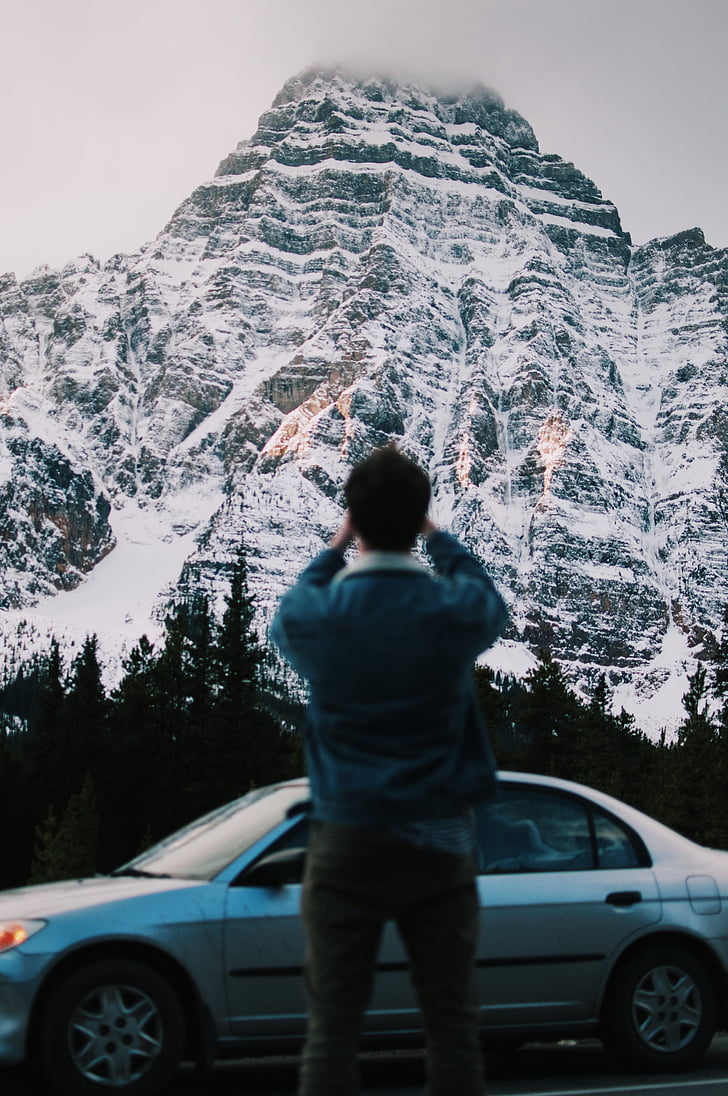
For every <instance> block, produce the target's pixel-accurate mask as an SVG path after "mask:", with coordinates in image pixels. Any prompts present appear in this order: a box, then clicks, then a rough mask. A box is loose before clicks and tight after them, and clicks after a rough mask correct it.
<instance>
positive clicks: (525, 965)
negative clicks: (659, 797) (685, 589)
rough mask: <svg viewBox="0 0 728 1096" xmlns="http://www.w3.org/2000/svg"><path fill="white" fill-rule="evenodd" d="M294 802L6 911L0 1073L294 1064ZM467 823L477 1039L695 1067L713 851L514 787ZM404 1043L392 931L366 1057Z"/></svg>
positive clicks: (253, 812)
mask: <svg viewBox="0 0 728 1096" xmlns="http://www.w3.org/2000/svg"><path fill="white" fill-rule="evenodd" d="M307 794H308V789H307V785H306V782H305V781H303V780H301V781H294V782H289V783H286V784H279V785H275V786H273V787H269V788H262V789H259V790H257V791H254V792H251V793H250V794H249V795H246V796H244V797H243V798H242V799H239V800H237V801H236V802H234V803H231V804H229V805H228V806H225V807H223V808H221V809H220V810H217V811H215V812H214V813H212V814H209V815H207V816H206V817H204V818H202V819H200V820H199V821H198V822H195V823H193V824H192V825H190V826H187V827H186V828H185V829H183V830H181V831H179V832H178V833H176V834H174V835H173V836H172V837H170V838H168V839H167V840H165V841H162V842H161V843H160V844H158V845H155V846H154V848H152V849H150V850H149V851H148V852H146V853H144V854H143V855H141V856H139V857H137V858H136V859H135V860H133V861H131V862H130V863H129V864H128V865H126V866H125V867H123V868H121V869H120V870H119V871H117V872H114V873H112V875H110V876H104V877H96V878H93V879H82V880H76V881H73V882H64V883H53V884H48V885H44V886H35V887H27V888H24V889H20V890H14V891H7V892H5V893H3V894H0V1064H11V1063H19V1062H22V1061H26V1060H27V1061H29V1062H32V1063H33V1065H34V1066H37V1067H38V1068H39V1069H40V1071H41V1074H42V1075H43V1077H44V1078H45V1081H46V1083H47V1085H48V1086H49V1087H50V1088H51V1089H52V1090H53V1091H57V1092H61V1093H74V1094H76V1093H79V1094H80V1093H83V1094H85V1096H89V1094H92V1093H94V1092H96V1091H98V1092H100V1093H101V1092H105V1091H107V1090H108V1089H115V1090H116V1091H117V1092H120V1093H124V1092H128V1093H138V1094H141V1093H144V1094H149V1093H154V1092H157V1091H159V1089H161V1088H162V1087H164V1085H165V1084H166V1083H167V1082H168V1081H169V1080H170V1078H171V1077H172V1076H173V1075H174V1073H175V1071H176V1069H177V1067H178V1065H179V1063H180V1061H181V1060H183V1059H188V1060H195V1061H197V1062H198V1063H200V1065H202V1066H206V1065H209V1064H211V1063H212V1062H213V1061H214V1060H215V1058H223V1057H231V1056H236V1057H239V1056H242V1055H245V1054H246V1053H255V1054H256V1055H261V1054H264V1053H266V1052H267V1051H271V1052H273V1051H282V1050H293V1049H296V1048H297V1047H299V1046H300V1044H301V1039H302V1035H303V1032H304V1026H305V999H304V991H303V980H302V977H301V974H302V955H303V939H302V933H301V924H300V921H299V901H300V890H301V873H302V869H303V862H304V857H305V848H306V840H307V828H308V814H307ZM476 823H477V830H478V843H479V860H480V878H479V889H480V902H481V919H482V924H481V938H480V949H479V953H478V959H477V968H478V979H479V983H480V1000H481V1014H482V1022H483V1034H484V1039H485V1040H486V1041H487V1043H488V1044H490V1045H492V1046H496V1047H497V1046H498V1044H499V1041H503V1042H504V1043H506V1042H507V1043H508V1044H513V1043H514V1042H518V1041H525V1040H527V1039H533V1038H538V1039H541V1040H543V1039H560V1038H563V1037H565V1036H569V1037H572V1038H573V1037H579V1036H583V1035H593V1034H594V1033H598V1034H599V1035H600V1037H601V1038H602V1039H603V1040H604V1042H605V1043H606V1045H607V1046H608V1047H609V1048H610V1049H611V1050H613V1051H614V1052H615V1053H618V1054H619V1055H620V1056H622V1057H623V1058H627V1059H629V1060H630V1061H631V1062H632V1063H634V1064H636V1065H638V1066H643V1067H646V1068H649V1069H656V1070H666V1069H680V1068H684V1067H685V1066H687V1065H689V1064H691V1063H693V1062H695V1061H696V1060H697V1059H698V1058H699V1057H700V1056H701V1055H702V1054H703V1052H704V1051H705V1049H706V1047H707V1046H708V1043H709V1042H710V1040H711V1037H712V1035H713V1032H714V1030H715V1028H716V1025H717V1024H718V1023H719V1022H720V1021H722V1020H723V1019H724V1017H725V1015H726V1005H727V1003H728V980H727V977H726V976H727V974H728V853H725V852H716V851H712V850H710V849H705V848H702V847H701V846H699V845H695V844H693V843H692V842H691V841H688V840H686V839H685V838H683V837H680V836H679V835H678V834H676V833H674V832H673V831H671V830H669V829H667V828H666V827H664V826H662V825H660V824H659V823H658V822H656V821H654V820H653V819H651V818H648V817H646V816H645V815H643V814H641V813H639V812H638V811H636V810H633V809H632V808H630V807H627V806H625V805H624V804H623V803H620V802H618V801H617V800H615V799H612V798H610V797H609V796H607V795H603V794H601V793H600V792H596V791H593V790H591V789H588V788H585V787H583V786H581V785H577V784H572V783H569V782H567V781H562V780H557V779H552V778H547V777H542V776H533V775H529V774H525V773H502V774H501V780H500V790H499V793H498V797H497V800H496V801H495V803H493V804H492V805H490V806H489V807H488V808H487V809H484V810H482V811H479V812H478V813H477V818H476ZM390 928H391V927H390ZM418 1039H422V1031H421V1020H420V1015H419V1012H418V1010H417V1004H416V1001H415V999H414V997H413V992H412V989H411V986H410V982H409V978H408V974H407V962H406V958H405V955H404V953H403V950H402V948H401V946H400V943H399V940H398V938H397V935H396V932H395V931H394V929H393V928H392V929H391V931H387V933H386V934H385V938H384V943H383V947H382V951H381V954H380V956H379V970H378V976H377V982H376V988H375V992H374V996H373V999H372V1002H371V1008H370V1011H369V1014H368V1017H367V1025H366V1031H365V1035H364V1045H367V1044H369V1045H373V1044H377V1045H386V1044H390V1045H391V1044H399V1045H404V1044H405V1043H407V1042H409V1041H413V1040H418Z"/></svg>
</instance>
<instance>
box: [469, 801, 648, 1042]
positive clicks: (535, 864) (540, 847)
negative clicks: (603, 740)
mask: <svg viewBox="0 0 728 1096" xmlns="http://www.w3.org/2000/svg"><path fill="white" fill-rule="evenodd" d="M477 821H478V842H479V854H480V859H481V867H480V875H479V879H478V887H479V892H480V901H481V925H480V946H479V954H478V960H477V967H478V983H479V992H480V1000H481V1002H482V1008H483V1020H484V1022H485V1023H486V1024H487V1025H488V1026H495V1027H497V1026H501V1025H504V1026H508V1027H511V1026H517V1025H524V1026H528V1027H532V1028H533V1027H538V1026H540V1025H544V1026H546V1027H548V1025H549V1024H554V1023H562V1022H564V1021H574V1022H578V1021H589V1020H593V1019H595V1018H596V1017H597V1015H598V1008H599V999H600V993H601V989H602V986H603V984H604V979H605V975H606V972H607V970H608V969H609V966H610V964H611V961H612V959H613V956H614V955H615V953H616V952H618V951H619V950H620V949H621V948H622V947H623V946H624V944H625V941H626V940H628V939H630V938H631V937H634V936H636V935H637V934H638V933H640V931H642V930H643V929H644V928H645V927H646V926H648V925H651V924H653V923H655V922H656V921H659V919H660V917H661V903H660V896H659V891H658V888H657V884H656V881H655V878H654V875H653V872H652V870H651V868H650V864H649V856H648V855H647V851H646V849H645V848H644V845H643V844H642V843H641V841H640V839H639V837H638V836H637V835H636V834H635V833H634V832H633V831H631V830H630V829H629V828H628V827H627V826H626V825H624V824H623V823H622V822H621V821H620V820H618V819H616V818H614V817H613V816H611V815H609V814H607V813H606V812H605V811H603V810H602V809H601V808H599V807H597V806H595V805H594V804H592V803H591V802H590V801H589V800H587V799H584V798H582V797H579V796H577V795H572V794H569V793H565V792H562V791H560V790H557V789H553V788H545V787H543V786H538V785H529V784H526V783H524V784H519V783H517V782H512V783H507V782H503V783H502V785H501V788H500V791H499V793H498V798H497V800H496V802H495V803H494V804H492V805H491V806H490V807H488V808H487V809H485V810H481V811H478V812H477Z"/></svg>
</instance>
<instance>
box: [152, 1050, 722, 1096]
mask: <svg viewBox="0 0 728 1096" xmlns="http://www.w3.org/2000/svg"><path fill="white" fill-rule="evenodd" d="M487 1068H488V1084H487V1094H488V1096H662V1094H664V1096H728V1036H720V1037H718V1038H716V1039H715V1040H714V1042H713V1045H712V1047H711V1048H710V1050H709V1052H708V1054H707V1055H706V1057H705V1059H704V1061H703V1063H702V1064H701V1066H700V1068H699V1069H695V1070H691V1071H690V1072H689V1073H685V1074H680V1075H677V1076H676V1075H675V1074H654V1075H647V1074H639V1075H636V1074H629V1073H625V1072H624V1071H622V1070H620V1069H619V1068H618V1067H617V1066H616V1064H615V1063H614V1062H612V1061H611V1060H610V1059H609V1058H608V1056H607V1055H606V1054H605V1052H604V1051H603V1050H602V1048H601V1045H600V1044H599V1043H597V1042H585V1043H579V1044H559V1045H557V1046H551V1045H549V1046H545V1045H528V1046H525V1047H522V1048H521V1049H519V1050H515V1051H509V1052H507V1053H501V1054H498V1053H490V1054H488V1056H487ZM296 1074H297V1064H296V1062H295V1060H292V1059H289V1060H287V1061H286V1060H281V1061H277V1062H267V1063H266V1062H229V1063H223V1064H221V1065H219V1066H216V1068H215V1069H214V1071H213V1072H212V1073H211V1074H210V1075H209V1076H208V1077H206V1078H204V1079H201V1078H198V1077H196V1076H195V1074H194V1073H193V1072H192V1071H190V1072H183V1074H182V1075H181V1076H180V1079H179V1081H178V1082H176V1083H175V1085H174V1086H173V1087H172V1089H171V1091H170V1093H169V1096H294V1094H295V1091H296ZM423 1089H424V1064H423V1057H422V1055H421V1054H418V1053H414V1052H412V1053H401V1054H381V1055H380V1054H371V1055H365V1056H363V1057H362V1096H422V1092H423Z"/></svg>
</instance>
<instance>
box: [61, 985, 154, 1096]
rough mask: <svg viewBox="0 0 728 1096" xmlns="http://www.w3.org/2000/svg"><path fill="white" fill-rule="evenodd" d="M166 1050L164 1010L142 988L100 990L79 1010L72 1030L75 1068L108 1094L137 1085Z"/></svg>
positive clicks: (71, 1026)
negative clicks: (113, 1089)
mask: <svg viewBox="0 0 728 1096" xmlns="http://www.w3.org/2000/svg"><path fill="white" fill-rule="evenodd" d="M162 1045H163V1025H162V1018H161V1016H160V1014H159V1009H158V1008H157V1006H156V1004H155V1003H154V1001H153V1000H152V998H151V997H149V996H148V994H146V993H144V991H143V990H141V989H139V988H138V987H137V986H126V985H107V986H99V987H98V988H96V989H94V990H92V991H91V992H90V993H88V994H87V995H86V996H85V997H84V999H83V1000H82V1001H81V1002H80V1004H79V1005H78V1006H77V1007H76V1009H75V1010H74V1012H73V1014H72V1016H71V1019H70V1023H69V1025H68V1050H69V1054H70V1056H71V1061H72V1062H73V1064H74V1066H75V1067H76V1069H77V1070H78V1072H79V1073H80V1074H81V1075H82V1076H83V1077H85V1078H86V1080H87V1081H91V1082H92V1083H94V1084H97V1085H100V1086H103V1087H106V1088H121V1087H123V1086H125V1085H129V1084H133V1083H134V1082H135V1081H138V1080H139V1079H140V1078H141V1077H143V1076H144V1074H145V1073H148V1072H149V1070H150V1069H151V1067H152V1066H153V1065H154V1063H155V1061H156V1060H157V1058H158V1057H159V1055H160V1054H161V1052H162Z"/></svg>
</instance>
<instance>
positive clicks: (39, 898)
mask: <svg viewBox="0 0 728 1096" xmlns="http://www.w3.org/2000/svg"><path fill="white" fill-rule="evenodd" d="M209 885H210V884H208V883H206V882H203V881H200V880H198V879H150V878H145V877H142V878H137V877H133V876H132V877H130V876H108V875H104V876H94V877H93V878H92V879H69V880H66V881H64V882H62V883H42V884H39V885H37V886H34V887H20V888H18V889H17V890H9V891H2V892H0V921H5V920H9V919H16V918H18V919H20V918H23V917H32V918H37V917H50V916H51V915H53V914H58V913H65V912H67V911H69V910H75V909H82V908H88V907H92V906H104V905H107V904H108V903H110V902H117V901H120V900H122V899H129V898H138V897H148V896H149V895H153V894H161V893H164V892H166V891H174V890H189V889H190V888H194V887H206V886H209Z"/></svg>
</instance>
